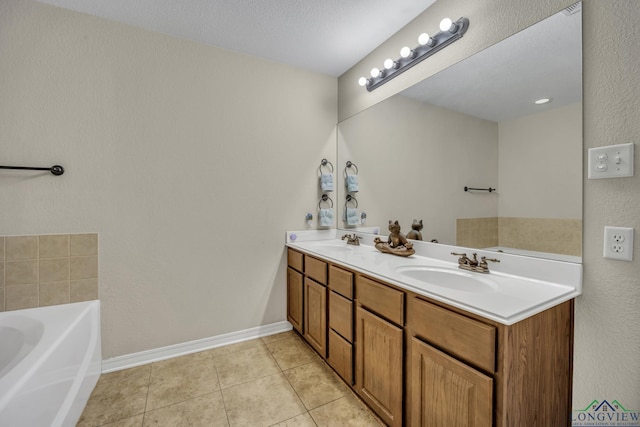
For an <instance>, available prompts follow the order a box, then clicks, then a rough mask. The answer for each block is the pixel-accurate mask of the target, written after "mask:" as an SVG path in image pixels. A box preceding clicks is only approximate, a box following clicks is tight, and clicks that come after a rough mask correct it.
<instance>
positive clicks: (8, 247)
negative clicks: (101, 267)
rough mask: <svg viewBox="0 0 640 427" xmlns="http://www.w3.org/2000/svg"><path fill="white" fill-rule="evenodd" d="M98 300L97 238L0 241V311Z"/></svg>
mask: <svg viewBox="0 0 640 427" xmlns="http://www.w3.org/2000/svg"><path fill="white" fill-rule="evenodd" d="M93 299H98V234H97V233H83V234H51V235H35V236H2V237H0V311H9V310H19V309H25V308H35V307H44V306H48V305H57V304H68V303H71V302H80V301H89V300H93Z"/></svg>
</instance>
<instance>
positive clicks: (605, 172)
mask: <svg viewBox="0 0 640 427" xmlns="http://www.w3.org/2000/svg"><path fill="white" fill-rule="evenodd" d="M588 176H589V179H599V178H622V177H626V176H633V143H629V144H619V145H608V146H605V147H596V148H590V149H589V174H588Z"/></svg>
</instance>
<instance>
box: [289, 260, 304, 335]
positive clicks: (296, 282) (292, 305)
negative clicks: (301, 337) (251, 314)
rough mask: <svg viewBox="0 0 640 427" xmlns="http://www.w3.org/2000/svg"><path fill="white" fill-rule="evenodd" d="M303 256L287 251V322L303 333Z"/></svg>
mask: <svg viewBox="0 0 640 427" xmlns="http://www.w3.org/2000/svg"><path fill="white" fill-rule="evenodd" d="M303 271H304V255H303V254H301V253H300V252H296V251H293V250H291V249H287V320H288V321H289V323H291V325H292V326H293V328H294V329H295V330H296V331H298V332H299V333H300V334H303V333H304V329H303V325H304V318H303V316H304V314H303V313H304V277H303Z"/></svg>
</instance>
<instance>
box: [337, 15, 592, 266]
mask: <svg viewBox="0 0 640 427" xmlns="http://www.w3.org/2000/svg"><path fill="white" fill-rule="evenodd" d="M572 11H573V12H574V13H572V14H571V13H569V11H562V12H560V13H558V14H556V15H553V16H551V17H549V18H547V19H545V20H544V21H541V22H539V23H537V24H536V25H534V26H532V27H530V28H528V29H526V30H524V31H521V32H520V33H517V34H515V35H513V36H512V37H510V38H508V39H506V40H504V41H502V42H500V43H498V44H496V45H494V46H492V47H490V48H487V49H485V50H484V51H482V52H479V53H478V54H476V55H474V56H472V57H469V58H467V59H466V60H464V61H462V62H460V63H458V64H455V65H453V66H451V67H449V68H447V69H446V70H444V71H442V72H440V73H438V74H436V75H434V76H431V77H429V78H427V79H425V80H424V81H423V82H421V83H419V84H417V85H415V86H413V87H411V88H409V89H407V90H405V91H403V92H401V93H399V94H397V95H395V96H393V97H391V98H389V99H387V100H385V101H383V102H381V103H379V104H377V105H375V106H373V107H371V108H369V109H367V110H364V111H362V112H361V113H359V114H357V115H355V116H353V117H351V118H349V119H347V120H344V121H343V122H341V123H339V124H338V166H337V170H338V173H337V175H338V185H337V187H338V189H339V190H340V191H341V192H340V193H339V195H338V215H339V217H338V224H339V227H341V228H350V227H353V226H352V225H348V224H347V222H346V215H345V214H346V211H347V209H346V208H347V207H348V208H350V209H353V208H354V206H355V205H354V203H353V202H351V203H348V204H346V205H345V197H346V196H348V195H350V196H353V197H354V198H355V199H356V200H357V202H356V203H357V206H358V208H357V210H358V211H359V215H361V214H362V213H363V212H364V213H366V223H365V224H360V225H358V226H359V227H367V226H380V228H381V230H380V234H383V235H386V234H387V229H386V225H387V224H388V221H389V220H398V221H399V222H400V224H401V226H402V232H403V233H404V234H407V233H408V232H409V231H411V225H412V223H413V222H414V219H415V220H422V222H423V229H422V230H421V234H422V237H423V240H425V241H430V240H434V239H435V240H437V241H438V242H439V243H445V244H452V245H459V246H465V247H470V248H485V249H487V248H491V249H494V250H501V251H504V252H512V253H520V254H523V255H529V256H542V257H548V258H555V259H562V260H567V261H574V262H580V259H581V258H580V257H581V250H582V52H581V46H582V39H581V33H582V30H581V14H580V12H579V9H578V11H577V12H576V9H575V8H573V9H572ZM542 98H547V99H549V100H550V101H549V102H546V103H540V104H536V103H534V101H536V100H539V99H542ZM347 162H353V163H354V164H356V165H357V167H358V170H359V177H358V192H355V193H346V190H345V186H344V173H343V172H342V171H343V170H344V169H345V165H346V163H347ZM465 187H470V188H477V189H480V190H470V191H465V190H464V189H465ZM489 188H491V189H495V191H491V192H489V191H483V190H484V189H489ZM350 214H353V212H351V211H350Z"/></svg>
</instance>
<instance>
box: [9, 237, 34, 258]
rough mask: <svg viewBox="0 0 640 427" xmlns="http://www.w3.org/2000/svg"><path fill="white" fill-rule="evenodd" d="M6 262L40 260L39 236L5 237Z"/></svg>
mask: <svg viewBox="0 0 640 427" xmlns="http://www.w3.org/2000/svg"><path fill="white" fill-rule="evenodd" d="M5 257H6V261H15V260H23V259H36V258H38V236H9V237H5Z"/></svg>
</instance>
